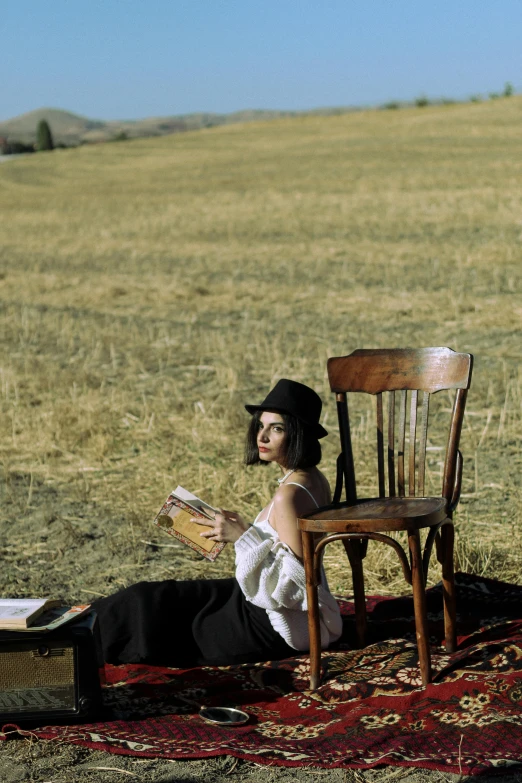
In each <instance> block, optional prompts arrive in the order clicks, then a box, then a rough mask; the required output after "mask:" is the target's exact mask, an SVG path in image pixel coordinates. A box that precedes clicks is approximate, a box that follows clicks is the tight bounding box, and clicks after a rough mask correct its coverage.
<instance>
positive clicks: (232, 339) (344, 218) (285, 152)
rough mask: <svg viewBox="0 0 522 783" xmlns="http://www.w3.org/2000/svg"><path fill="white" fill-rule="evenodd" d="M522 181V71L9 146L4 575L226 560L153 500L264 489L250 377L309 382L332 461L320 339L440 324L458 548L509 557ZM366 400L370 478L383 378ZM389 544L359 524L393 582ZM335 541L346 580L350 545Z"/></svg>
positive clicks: (4, 234) (47, 588)
mask: <svg viewBox="0 0 522 783" xmlns="http://www.w3.org/2000/svg"><path fill="white" fill-rule="evenodd" d="M521 181H522V99H520V98H518V97H513V98H509V99H503V100H498V101H494V102H488V103H482V104H480V103H478V104H467V105H450V106H440V107H425V108H422V109H407V110H401V111H380V112H378V111H371V112H370V111H369V112H361V113H354V114H349V115H343V116H339V117H328V118H323V117H303V118H299V119H289V120H279V121H274V122H270V123H262V124H261V123H259V124H248V125H246V124H245V125H236V126H229V127H222V128H215V129H211V130H204V131H199V132H195V133H186V134H178V135H175V136H172V137H163V138H159V139H150V140H136V141H132V142H122V143H120V144H117V145H97V146H85V147H81V148H78V149H76V150H67V151H66V150H58V151H55V152H54V153H42V154H38V155H34V156H29V157H27V158H22V159H18V160H13V161H9V162H7V163H5V164H3V165H1V166H0V302H1V332H0V339H1V342H2V355H1V362H0V380H1V384H0V406H1V417H0V427H1V439H0V456H1V463H2V473H3V486H2V502H1V506H0V515H1V528H0V530H1V533H0V555H1V557H2V569H1V571H0V591H1V594H3V595H6V596H7V595H11V596H24V595H40V594H42V593H52V594H56V595H58V596H60V597H63V598H65V599H70V600H73V599H74V600H76V601H79V600H82V601H85V600H89V599H91V598H94V597H95V596H98V595H106V594H109V593H111V592H113V591H115V590H116V589H118V588H119V587H121V586H124V585H128V584H130V583H132V582H134V581H136V580H138V579H142V578H148V579H155V578H157V579H160V578H172V577H176V576H178V577H184V578H187V577H200V576H201V577H203V576H216V575H230V574H232V572H233V557H232V552H231V551H229V550H230V549H231V548H230V547H227V549H226V550H225V551H224V553H223V555H222V556H221V557H220V558H219V559H218V560H217V561H216V563H215V564H213V565H210V564H208V563H207V562H206V561H202V560H201V559H200V558H199V557H198V556H196V555H193V554H192V553H191V552H190V551H189V550H187V549H186V548H185V547H183V546H181V545H179V546H177V545H175V544H174V542H173V541H172V539H170V538H168V537H167V536H164V535H163V534H162V533H161V532H160V531H156V529H155V528H153V526H152V525H151V519H152V518H153V516H154V514H155V512H156V511H157V509H158V508H159V506H160V505H161V503H162V501H163V500H164V498H165V497H166V495H167V494H168V492H169V491H170V490H171V489H172V488H173V486H175V484H176V483H180V484H183V485H184V486H187V487H189V488H191V489H192V490H193V491H195V492H196V493H197V494H199V495H201V496H203V497H204V498H206V499H208V500H209V502H213V503H214V504H219V505H224V506H225V507H226V508H232V509H237V510H239V511H240V512H241V513H242V514H244V515H246V516H247V517H249V518H252V517H253V516H254V515H255V514H256V513H257V511H258V510H259V508H261V507H262V505H264V503H265V501H266V499H267V498H268V497H269V495H270V494H271V492H272V491H273V489H274V484H275V478H277V474H276V473H275V472H274V471H272V469H271V468H268V469H267V470H263V469H259V468H258V469H255V468H249V469H248V470H247V469H245V468H243V467H242V464H241V462H242V448H243V435H244V430H245V425H246V423H247V420H248V415H247V414H246V412H245V411H244V409H243V404H244V402H256V401H258V400H260V399H261V398H262V397H263V396H264V394H265V392H266V391H267V390H268V388H269V386H270V385H271V384H273V383H274V381H276V380H277V379H278V378H280V377H290V378H294V379H296V380H300V381H303V382H304V383H307V384H310V385H311V386H313V387H314V388H316V389H317V391H319V392H320V393H321V394H322V396H323V400H324V401H325V408H324V419H323V423H325V425H326V427H327V428H329V429H330V431H331V435H330V437H329V438H328V439H327V440H326V442H325V446H324V455H325V456H324V470H325V472H326V474H327V475H328V476H329V477H330V478H331V480H332V481H333V479H334V460H335V456H336V446H337V441H336V422H335V407H334V401H333V397H332V395H331V394H330V392H329V391H328V384H327V378H326V369H325V365H326V359H327V357H328V356H333V355H341V354H347V353H349V352H351V351H352V350H354V349H355V348H361V347H420V346H429V345H433V346H436V345H447V346H450V347H452V348H454V349H456V350H462V351H468V352H471V353H473V354H474V355H475V369H474V378H473V383H472V390H471V393H470V395H469V398H468V409H467V414H466V419H465V426H464V430H463V436H462V441H461V448H462V451H463V453H464V460H465V463H464V482H463V496H462V500H461V504H460V507H459V510H458V513H457V516H456V519H457V526H458V544H457V560H458V562H457V565H458V567H459V568H460V569H462V570H466V571H470V572H476V573H480V574H485V575H487V576H492V577H497V578H501V579H506V580H511V581H516V582H519V583H520V582H522V572H521V559H522V556H521V552H522V549H521V544H522V481H521V469H522V449H521V441H522V374H521V370H520V359H521V356H522V343H521V330H520V326H521V320H522V299H521V297H520V270H521V259H522V191H521V189H520V182H521ZM439 397H440V399H439V401H438V404H439V409H441V410H442V409H444V407H445V406H446V407H447V404H448V401H447V398H446V397H443V396H442V395H439ZM355 414H356V416H355V425H356V426H355V431H354V443H355V450H356V461H357V463H358V464H359V465H360V466H361V468H360V471H359V474H358V478H359V481H360V485H361V487H362V488H363V489H362V491H364V492H365V493H366V492H368V493H369V492H370V491H371V485H372V482H373V485H374V484H375V481H374V474H375V455H374V428H375V422H374V418H373V417H374V414H373V404H372V400H368V399H362V400H360V401H358V403H357V407H356V409H355ZM436 418H437V417H436ZM441 437H442V436H441ZM442 442H443V441H442V440H440V439H439V440H437V435H436V434H435V436H434V440H433V441H432V450H431V451H430V452H429V454H430V464H429V479H430V482H431V486H433V487H437V486H438V482H439V477H440V470H441V465H440V453H439V451H438V449H439V445H438V444H439V443H442ZM386 549H388V548H386ZM392 555H393V553H392V552H391V550H390V554H388V552H382V548H378V547H375V548H374V549H372V548H371V547H370V551H369V555H368V560H367V563H368V566H367V576H368V585H367V587H368V590H369V591H370V592H371V591H373V592H381V593H386V592H397V591H399V590H400V591H403V590H405V588H406V585H404V583H403V581H402V576H401V574H400V572H399V567H398V562H397V563H396V562H395V560H394V559H393V557H392ZM326 560H327V563H326V564H327V573H328V576H329V580H330V583H331V587H332V589H333V590H334V591H337V592H341V591H343V592H347V591H349V590H350V579H349V573H348V569H347V567H345V559H344V555H342V556H341V552H340V550H335V549H334V548H333V547H332V548H331V551H330V552H329V553H328V554H327V558H326ZM438 579H439V572H438V569H437V568H433V570H432V572H431V580H432V582H436V581H438ZM115 766H121V764H117V765H115ZM56 779H57V780H58V778H56ZM63 779H64V780H65V778H63ZM111 779H115V778H111ZM216 779H217V778H216ZM332 779H333V778H332ZM60 780H61V778H60Z"/></svg>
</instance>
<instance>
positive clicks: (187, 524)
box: [154, 486, 225, 560]
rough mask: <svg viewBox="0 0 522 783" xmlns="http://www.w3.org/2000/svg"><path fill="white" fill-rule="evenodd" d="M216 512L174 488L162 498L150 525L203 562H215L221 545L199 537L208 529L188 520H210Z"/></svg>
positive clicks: (222, 544)
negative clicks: (165, 533)
mask: <svg viewBox="0 0 522 783" xmlns="http://www.w3.org/2000/svg"><path fill="white" fill-rule="evenodd" d="M216 510H217V509H215V508H213V507H212V506H210V505H209V504H208V503H205V502H204V501H203V500H201V499H200V498H198V497H196V495H193V494H192V492H189V491H188V490H187V489H184V488H183V487H179V486H178V487H176V489H175V490H174V492H171V493H170V495H169V496H168V498H167V499H166V501H165V503H164V504H163V506H162V507H161V509H160V511H159V513H158V514H157V516H156V518H155V519H154V524H155V525H157V526H158V527H160V528H161V529H162V530H165V531H166V532H167V533H168V534H169V535H171V536H174V537H175V538H177V539H178V541H182V542H183V543H184V544H186V545H187V546H189V547H190V548H191V549H193V550H194V551H195V552H199V554H200V555H203V557H206V558H207V560H215V559H216V557H217V556H218V555H219V553H220V552H222V551H223V549H224V547H225V542H224V541H210V540H209V539H208V538H202V537H201V535H200V534H201V533H204V532H205V531H206V530H211V529H212V528H211V527H210V526H207V525H201V524H197V523H196V522H192V518H193V517H197V518H199V519H202V520H204V519H213V517H214V514H215V513H216Z"/></svg>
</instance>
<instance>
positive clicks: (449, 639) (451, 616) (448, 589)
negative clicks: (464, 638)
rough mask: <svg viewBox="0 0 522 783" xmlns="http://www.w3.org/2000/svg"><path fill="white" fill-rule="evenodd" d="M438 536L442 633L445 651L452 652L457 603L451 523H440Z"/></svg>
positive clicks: (453, 538) (455, 645) (453, 533)
mask: <svg viewBox="0 0 522 783" xmlns="http://www.w3.org/2000/svg"><path fill="white" fill-rule="evenodd" d="M440 537H441V542H440V549H441V555H442V556H441V565H442V594H443V597H444V635H445V640H446V652H448V653H452V652H455V650H456V649H457V605H456V595H455V571H454V561H453V546H454V541H455V530H454V527H453V523H451V524H446V525H442V527H441V529H440Z"/></svg>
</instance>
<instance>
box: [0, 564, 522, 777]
mask: <svg viewBox="0 0 522 783" xmlns="http://www.w3.org/2000/svg"><path fill="white" fill-rule="evenodd" d="M457 584H458V623H459V631H460V636H459V645H458V652H456V653H454V654H453V655H446V654H445V653H444V651H443V648H442V647H441V646H440V640H441V638H442V598H441V590H440V587H435V588H432V589H431V590H430V591H429V599H428V611H429V620H430V624H431V630H432V632H433V637H432V639H431V641H432V644H433V647H432V651H433V663H434V669H435V677H434V682H433V683H432V684H431V685H429V686H428V687H427V688H426V689H424V688H422V687H421V686H420V680H419V669H418V664H417V652H416V647H415V641H414V639H415V636H414V631H413V606H412V601H411V599H409V598H399V599H390V598H379V597H373V598H370V599H369V601H368V604H369V610H370V614H369V621H370V622H369V629H370V641H371V644H370V645H369V646H368V647H367V648H366V649H364V650H352V649H350V640H351V638H352V637H353V615H352V606H351V604H350V603H349V602H343V604H342V609H343V614H344V615H345V633H344V634H343V642H342V644H341V645H340V647H339V649H336V650H335V651H329V652H327V653H325V654H324V656H323V662H324V670H325V671H324V676H323V681H322V685H321V687H320V688H319V689H318V690H317V691H315V692H310V691H309V690H308V659H307V658H306V657H303V656H299V657H295V658H289V659H287V660H284V661H279V662H272V663H263V664H255V665H251V664H244V665H241V666H234V667H220V668H210V667H209V668H198V669H190V670H180V669H167V668H159V667H146V666H139V665H134V666H119V667H109V666H108V667H107V688H106V691H105V701H106V715H105V716H104V719H103V720H102V721H100V722H97V723H92V724H89V725H81V726H45V727H41V728H39V729H32V730H31V734H32V735H33V736H37V737H39V738H42V739H51V740H57V741H59V742H70V743H76V744H79V745H86V746H88V747H91V748H99V749H103V750H108V751H111V752H113V753H122V754H131V755H136V756H148V757H163V758H177V759H194V758H204V757H209V756H218V755H223V754H228V755H232V756H236V757H238V758H241V759H248V760H251V761H255V762H258V763H265V764H277V765H283V766H289V767H292V766H317V767H326V768H328V767H345V768H347V767H349V768H359V769H361V768H369V767H375V766H378V765H382V764H387V765H396V766H404V767H410V766H411V767H424V768H428V769H437V770H441V771H444V770H445V771H447V772H454V773H462V774H479V773H482V772H485V771H487V770H489V771H493V770H494V769H498V768H503V769H505V768H506V767H510V766H512V765H516V764H519V763H522V712H521V706H522V587H518V586H515V585H509V584H504V583H502V582H495V581H492V580H487V579H482V578H479V577H475V576H469V575H466V574H459V575H458V577H457ZM201 705H206V706H217V705H219V706H238V707H241V708H243V709H244V710H246V711H247V712H248V713H249V715H250V716H251V718H250V721H249V723H247V724H246V725H244V726H239V727H235V728H226V727H219V726H213V725H209V724H207V723H204V722H203V721H202V720H201V718H200V717H199V716H198V710H199V707H200V706H201ZM10 728H11V729H12V727H10ZM9 736H10V734H9V730H8V727H5V733H2V732H0V739H7V738H8V737H9Z"/></svg>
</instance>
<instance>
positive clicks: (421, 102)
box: [381, 82, 515, 109]
mask: <svg viewBox="0 0 522 783" xmlns="http://www.w3.org/2000/svg"><path fill="white" fill-rule="evenodd" d="M514 94H515V89H514V87H513V85H512V84H511V82H506V83H505V85H504V89H503V90H502V92H490V93H489V99H490V100H491V101H493V100H495V99H497V98H510V97H511V96H512V95H514ZM469 100H470V101H471V103H480V101H482V100H483V97H482V95H470V97H469ZM451 103H459V101H456V100H453V99H452V98H439V99H438V100H430V99H429V98H428V97H427V96H426V95H419V96H418V97H417V98H415V100H414V101H413V105H414V106H417V107H418V108H420V109H422V108H423V107H424V106H430V104H431V105H433V106H436V105H437V104H439V105H440V104H443V105H446V104H451ZM406 106H411V103H406V102H404V103H400V102H399V101H388V103H385V104H384V105H383V106H381V108H382V109H400V108H402V107H406Z"/></svg>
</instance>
